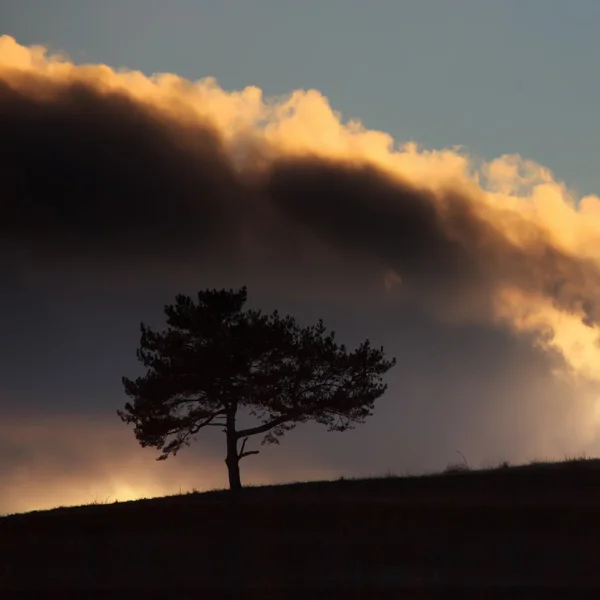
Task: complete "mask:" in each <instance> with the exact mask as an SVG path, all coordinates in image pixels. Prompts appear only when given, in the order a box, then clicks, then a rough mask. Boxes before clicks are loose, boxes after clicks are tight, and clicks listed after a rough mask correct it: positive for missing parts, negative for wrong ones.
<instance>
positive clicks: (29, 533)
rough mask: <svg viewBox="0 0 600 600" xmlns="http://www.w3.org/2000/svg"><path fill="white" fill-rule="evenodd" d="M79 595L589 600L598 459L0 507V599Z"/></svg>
mask: <svg viewBox="0 0 600 600" xmlns="http://www.w3.org/2000/svg"><path fill="white" fill-rule="evenodd" d="M91 590H94V591H95V592H96V596H95V597H106V598H121V597H122V598H134V597H135V598H137V597H140V598H141V597H144V598H151V597H173V598H188V597H189V598H200V597H202V598H211V597H220V596H221V595H224V594H230V597H231V594H233V595H234V596H235V595H237V596H238V597H242V596H243V597H250V596H252V597H256V598H285V597H298V598H320V597H335V598H337V597H339V598H354V597H365V598H377V597H389V598H413V597H415V598H418V597H420V598H429V597H438V596H439V595H444V596H448V595H449V594H450V593H451V592H454V593H455V592H456V591H457V590H459V593H458V595H454V596H453V597H458V598H466V597H477V598H496V597H502V598H533V597H536V598H537V597H539V598H553V597H559V596H560V597H566V598H577V597H584V596H586V597H600V461H592V460H587V461H579V462H571V463H559V464H553V465H534V466H526V467H512V468H505V469H496V470H490V471H476V472H465V473H454V474H442V475H433V476H423V477H411V478H385V479H368V480H348V481H336V482H315V483H305V484H293V485H286V486H273V487H262V488H249V489H245V490H244V493H243V495H242V497H241V498H240V499H239V500H235V499H232V498H231V497H230V495H229V494H228V493H226V492H210V493H205V494H187V495H183V496H173V497H168V498H161V499H153V500H141V501H136V502H127V503H116V504H111V505H99V506H84V507H76V508H61V509H56V510H52V511H45V512H36V513H29V514H25V515H13V516H8V517H3V518H0V598H9V597H21V596H20V595H18V593H19V592H20V593H22V594H23V593H25V592H30V593H31V592H34V593H36V594H37V595H38V596H39V597H50V594H51V592H55V593H56V594H57V595H53V596H52V597H61V598H66V597H88V596H87V593H88V592H90V591H91ZM594 590H595V591H594Z"/></svg>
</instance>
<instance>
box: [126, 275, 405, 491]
mask: <svg viewBox="0 0 600 600" xmlns="http://www.w3.org/2000/svg"><path fill="white" fill-rule="evenodd" d="M246 300H247V292H246V288H245V287H243V288H241V289H240V290H238V291H234V290H220V291H219V290H206V291H201V292H199V293H198V301H197V303H196V302H194V301H193V300H192V298H190V297H188V296H184V295H178V296H176V302H175V304H174V305H167V306H165V309H164V312H165V314H166V316H167V325H168V328H167V329H166V330H165V331H163V332H160V333H159V332H156V331H153V330H152V329H150V328H149V327H146V326H145V325H144V324H143V323H142V324H141V341H140V348H139V349H138V351H137V356H138V360H139V361H141V362H142V363H143V365H144V366H145V367H146V368H147V373H146V375H144V376H143V377H138V378H137V379H133V380H132V379H128V378H127V377H123V385H124V387H125V393H126V394H127V396H128V397H129V398H131V400H132V402H127V403H126V404H125V410H123V411H117V412H118V415H119V416H120V418H121V419H122V420H123V421H124V422H125V423H128V424H129V423H133V425H134V426H135V429H134V433H135V436H136V438H137V439H138V441H139V442H140V444H141V445H142V446H143V447H146V446H153V447H156V448H158V449H159V450H160V451H161V454H160V456H159V457H158V459H157V460H164V459H166V458H167V457H168V456H169V455H171V454H173V455H175V454H177V452H178V451H179V450H180V449H181V448H182V446H184V445H189V443H190V441H191V439H195V438H194V436H195V434H197V433H198V432H199V431H200V430H201V429H202V428H204V427H221V428H222V429H223V431H224V433H225V437H226V441H227V457H226V459H225V463H226V464H227V469H228V471H229V485H230V488H231V489H232V490H239V489H240V488H241V487H242V484H241V479H240V468H239V462H240V460H241V459H242V458H244V457H246V456H250V455H251V454H258V450H248V449H246V443H247V441H248V439H249V438H250V437H252V436H255V435H261V434H264V437H263V439H262V444H265V443H279V439H278V438H279V437H280V436H282V435H283V434H284V433H285V432H286V431H289V430H290V429H292V428H293V427H295V425H296V424H297V423H305V422H307V421H309V420H314V421H316V422H317V423H322V424H323V425H326V426H327V428H328V431H345V430H347V429H351V428H352V427H353V424H355V423H362V422H364V420H365V418H366V417H368V416H370V415H372V412H371V411H372V408H373V404H374V402H375V400H376V399H377V398H379V397H380V396H382V395H383V393H384V392H385V390H386V388H387V386H386V385H385V384H383V383H382V380H381V378H382V376H383V375H384V374H385V373H386V372H387V371H388V370H389V369H390V368H391V367H392V366H393V365H394V364H395V362H396V361H395V359H392V360H386V358H385V356H384V352H383V348H379V349H376V348H372V347H371V345H370V342H369V341H368V340H366V341H364V342H363V343H362V344H361V345H360V346H359V347H358V348H357V349H356V350H354V351H353V352H349V351H348V350H347V349H346V347H345V346H344V345H339V344H338V343H336V341H335V334H334V333H333V332H331V333H327V332H326V328H325V326H324V325H323V322H322V321H319V322H318V323H317V324H316V325H313V326H309V327H300V326H299V325H298V324H297V323H296V321H295V320H294V319H293V318H292V317H289V316H286V317H281V316H280V315H279V313H278V312H277V311H275V312H273V313H271V314H263V313H262V312H261V311H256V310H243V307H244V304H245V303H246ZM241 409H247V410H248V412H249V413H250V415H252V416H253V417H255V418H256V420H257V424H256V425H255V426H253V427H249V428H244V429H238V428H237V423H236V418H237V416H238V414H239V411H240V410H241ZM262 444H261V445H262Z"/></svg>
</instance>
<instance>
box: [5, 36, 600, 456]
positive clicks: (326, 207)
mask: <svg viewBox="0 0 600 600" xmlns="http://www.w3.org/2000/svg"><path fill="white" fill-rule="evenodd" d="M0 131H2V139H3V144H2V148H1V149H0V172H1V174H2V177H1V184H0V185H1V188H0V190H1V196H0V198H1V200H0V202H1V203H2V219H1V220H0V240H1V241H0V244H2V250H3V252H2V259H1V260H0V272H2V274H3V276H4V278H5V280H6V281H13V282H23V281H25V280H27V281H29V280H32V281H36V282H37V283H38V284H40V282H42V283H43V286H42V287H46V288H47V287H48V286H50V287H52V286H54V288H56V289H58V288H61V289H63V290H64V289H65V286H67V287H68V286H71V287H72V286H77V285H78V284H82V285H83V282H85V285H88V286H91V287H88V289H98V288H100V289H103V290H104V291H105V292H106V293H107V294H109V293H110V292H108V291H107V290H109V289H111V288H114V287H115V286H121V287H123V286H125V287H126V286H127V285H130V286H132V288H133V289H135V288H136V286H137V285H142V284H143V282H144V281H145V282H148V281H151V282H157V281H163V280H164V281H172V282H173V281H176V282H177V283H183V282H185V284H186V285H190V280H192V279H193V277H195V276H196V274H197V273H199V272H202V273H204V274H206V273H209V274H212V276H213V278H216V279H217V280H219V281H222V284H223V285H225V286H227V287H230V284H231V281H232V280H235V281H236V282H237V281H238V280H239V282H240V283H248V279H250V280H251V282H250V283H252V281H256V282H259V281H260V282H261V285H262V286H263V288H264V289H265V290H266V289H267V288H268V289H269V290H270V293H271V295H270V296H269V297H270V298H271V299H273V298H277V297H278V295H279V296H281V295H285V293H286V291H287V292H289V294H288V295H289V296H290V298H291V300H290V302H291V304H290V306H293V305H294V302H296V305H297V306H298V307H301V306H303V301H304V300H305V299H306V297H307V296H311V297H313V298H314V297H316V296H319V298H321V299H322V298H323V297H328V298H330V300H331V299H332V298H334V299H335V300H332V302H333V303H334V304H335V305H336V306H337V307H338V310H337V311H336V313H335V314H337V316H338V318H339V320H340V322H341V320H342V318H341V316H340V315H342V314H343V315H345V317H346V323H349V322H352V320H353V318H356V317H357V315H358V314H363V313H361V312H360V311H361V310H363V311H364V313H367V312H372V311H373V310H374V307H377V310H382V311H383V313H381V314H384V313H385V315H386V318H387V319H388V320H387V321H386V322H383V321H382V322H380V323H379V324H378V329H377V331H378V332H379V333H380V337H383V338H385V339H386V341H389V342H390V343H391V344H392V346H394V343H395V341H396V342H397V341H398V339H401V338H402V337H403V336H405V337H406V333H405V332H406V331H407V329H406V328H407V327H409V326H410V323H404V324H403V325H402V326H403V327H404V329H401V328H400V324H401V321H402V318H403V317H400V316H399V315H401V314H403V311H409V310H413V308H414V307H415V306H418V307H419V309H420V310H421V311H423V313H424V314H426V315H428V316H427V318H428V319H433V321H434V322H436V323H438V324H439V327H475V328H477V327H483V328H484V329H485V330H486V331H495V332H498V331H500V332H505V333H508V334H509V336H510V337H511V340H512V341H511V342H510V344H513V345H515V344H516V345H518V344H524V345H525V347H526V348H529V349H530V350H531V352H533V353H537V352H539V353H541V356H542V357H543V361H545V362H544V366H543V369H542V370H545V371H544V372H547V373H550V372H551V373H550V374H551V375H552V377H553V378H555V380H556V381H554V380H553V381H554V383H552V384H549V383H544V385H547V386H550V387H549V388H548V389H545V390H544V391H543V392H540V391H539V390H538V392H536V393H534V392H533V391H532V390H531V389H530V388H529V387H528V386H529V385H530V384H531V385H534V384H533V383H531V382H532V381H534V379H535V378H534V379H532V378H531V377H530V376H529V375H528V374H524V375H523V377H522V380H521V381H520V383H519V385H520V388H519V385H517V386H516V388H517V389H521V390H524V389H527V390H529V392H528V393H532V394H534V395H535V394H537V393H540V394H542V395H546V396H548V390H552V392H551V393H552V394H556V398H557V400H556V402H555V404H553V406H554V408H553V409H552V410H554V413H553V414H555V415H558V414H562V413H560V411H561V410H562V409H560V408H557V407H559V406H560V402H559V401H558V398H561V397H564V396H565V395H567V396H568V395H569V394H570V395H572V396H577V398H579V399H580V400H581V404H580V405H579V406H580V407H579V408H578V412H577V415H578V416H577V420H578V421H577V422H578V423H579V425H577V426H576V429H577V430H578V432H579V433H578V434H577V435H579V436H581V435H583V434H581V430H582V428H587V427H591V428H592V429H593V427H594V426H595V425H597V424H598V419H597V417H596V410H595V405H594V403H593V402H592V401H591V400H589V397H592V396H593V393H592V392H590V390H593V389H595V388H594V386H595V385H596V383H597V382H600V371H599V370H598V368H597V365H598V364H600V344H599V343H598V339H599V332H600V295H599V294H600V198H598V197H595V196H588V197H585V198H576V197H574V196H573V195H572V194H571V193H570V192H569V190H568V188H567V187H566V185H565V184H564V183H563V182H561V181H559V180H557V179H556V178H555V177H554V175H553V174H552V173H550V172H549V171H548V170H547V169H544V168H543V167H542V166H540V165H537V164H535V163H533V162H531V161H528V160H525V159H522V158H520V157H519V156H517V155H513V156H503V157H500V158H497V159H495V160H493V161H488V162H486V161H482V160H478V159H476V158H474V157H470V156H469V155H468V154H467V153H465V152H464V151H462V150H461V149H460V148H454V149H445V150H426V149H423V148H420V147H418V146H417V145H415V144H413V143H410V144H404V145H401V144H397V143H395V141H394V140H393V139H392V138H391V137H390V136H389V135H387V134H385V133H384V132H380V131H372V130H368V129H367V128H366V127H364V126H363V125H362V124H361V123H360V122H358V121H355V120H351V121H346V122H344V121H343V120H342V117H341V116H340V115H339V114H338V113H336V112H335V111H334V110H333V109H332V108H331V107H330V106H329V104H328V102H327V99H326V98H325V97H324V96H323V95H322V94H321V93H319V92H318V91H315V90H309V91H295V92H293V93H291V94H290V95H289V96H286V97H282V98H265V97H263V94H262V92H261V90H260V89H258V88H255V87H248V88H246V89H244V90H241V91H235V92H227V91H225V90H223V89H221V88H220V87H219V85H218V84H217V82H216V81H215V80H214V79H210V78H208V79H204V80H200V81H196V82H191V81H187V80H184V79H182V78H180V77H177V76H176V75H173V74H158V75H153V76H151V77H149V76H146V75H144V74H142V73H139V72H132V71H116V70H114V69H111V68H109V67H107V66H104V65H82V66H78V65H75V64H73V63H71V62H70V61H69V60H68V58H66V57H63V56H58V55H49V54H48V53H47V51H46V50H45V49H44V48H43V47H24V46H21V45H19V44H18V43H17V42H16V41H15V40H14V39H12V38H11V37H8V36H3V37H0ZM94 286H96V288H94ZM257 286H258V283H257ZM197 287H198V286H196V285H195V284H194V285H192V289H195V288H197ZM250 291H251V293H252V287H251V290H250ZM265 294H266V292H265ZM340 298H344V300H343V301H340V300H339V299H340ZM166 300H168V299H167V298H164V297H161V299H160V303H161V304H162V303H163V302H164V301H166ZM342 305H343V306H342ZM357 307H359V308H357ZM411 307H412V308H411ZM359 309H360V310H359ZM307 310H308V309H307ZM357 310H358V313H357V312H356V311H357ZM353 311H354V312H353ZM333 318H334V319H335V315H334V317H333ZM359 318H360V317H359ZM409 321H410V320H409ZM350 329H352V328H350ZM367 335H368V333H367ZM494 335H495V334H494ZM407 337H410V336H407ZM420 343H421V344H425V345H426V344H427V343H428V342H427V340H424V339H423V338H422V337H420V338H419V337H418V336H417V338H416V339H414V340H413V341H412V344H413V348H414V347H415V346H416V345H418V344H420ZM396 345H397V344H396ZM515 347H516V346H515ZM513 350H514V348H513ZM450 351H452V350H450ZM503 352H504V351H503ZM506 352H507V353H508V350H506ZM495 356H496V355H495V354H494V353H491V354H490V355H489V359H490V360H491V361H494V360H496V358H494V357H495ZM531 356H533V355H531ZM531 356H530V355H528V358H527V360H528V361H530V359H531V360H532V361H533V358H531ZM536 356H537V354H536ZM536 360H537V359H536ZM433 362H435V361H433V359H432V358H431V357H427V356H424V357H423V365H422V367H423V369H422V371H420V375H421V376H422V377H423V378H427V368H429V367H432V364H433ZM528 364H529V362H528ZM511 368H513V367H511ZM402 373H403V375H406V373H405V372H404V371H402ZM511 373H513V375H514V371H511ZM490 380H491V378H490ZM419 385H422V384H419V383H414V386H416V387H418V386H419ZM556 386H559V387H556ZM560 386H567V387H560ZM569 386H570V387H569ZM590 386H591V387H590ZM559 388H560V393H559V392H558V391H557V390H559ZM475 390H476V391H477V393H479V394H481V393H487V394H488V395H489V396H490V397H494V398H495V399H494V402H496V405H495V406H501V405H502V403H503V402H504V398H506V395H507V394H513V395H514V394H515V393H517V392H516V389H513V387H511V386H510V385H508V384H505V385H504V386H503V385H502V384H501V383H497V384H495V387H493V389H492V385H491V383H490V384H489V385H488V386H487V388H486V386H485V385H484V382H479V383H478V384H477V385H474V386H472V388H470V391H469V393H470V394H471V396H470V397H474V393H475ZM569 390H570V391H569ZM430 393H431V394H434V393H435V394H438V395H439V394H443V390H441V389H438V390H436V391H435V392H433V391H431V392H430ZM590 394H591V396H590ZM536 398H538V396H536ZM584 398H585V400H584ZM524 401H525V400H524ZM490 402H492V401H491V400H490ZM552 402H554V401H552ZM549 403H550V401H549ZM510 406H511V407H513V408H514V406H515V404H514V403H512V404H510ZM536 406H537V405H536ZM583 406H585V408H581V407H583ZM540 407H542V405H540ZM527 410H529V409H527ZM542 410H543V408H542ZM557 411H558V412H557ZM490 414H491V413H490ZM494 414H495V413H494ZM496 416H497V415H496ZM498 418H499V419H500V420H502V419H503V418H505V417H502V418H500V417H498ZM538 418H539V414H538V415H537V416H535V417H531V419H532V420H531V421H528V422H533V421H534V420H535V419H538ZM560 418H562V417H560ZM556 419H559V417H556ZM542 420H543V419H542ZM556 422H558V421H556ZM511 427H512V425H505V426H504V425H503V426H502V428H503V431H510V430H511V429H510V428H511ZM491 430H493V425H491V426H490V429H488V431H491ZM586 431H587V430H586ZM524 435H527V434H524ZM585 435H586V436H587V437H590V436H592V432H590V431H588V432H587V433H586V434H585ZM501 437H502V436H501ZM482 443H483V442H482ZM523 448H525V446H523ZM500 458H502V457H500Z"/></svg>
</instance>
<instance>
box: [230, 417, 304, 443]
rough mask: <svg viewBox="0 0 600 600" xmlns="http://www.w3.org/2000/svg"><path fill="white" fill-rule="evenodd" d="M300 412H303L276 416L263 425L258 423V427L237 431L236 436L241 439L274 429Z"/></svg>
mask: <svg viewBox="0 0 600 600" xmlns="http://www.w3.org/2000/svg"><path fill="white" fill-rule="evenodd" d="M300 414H301V412H300V411H290V412H287V413H286V414H284V415H281V416H279V417H276V418H275V419H273V420H271V421H269V422H267V423H263V424H262V425H257V426H256V427H250V428H249V429H242V430H241V431H238V432H237V434H236V436H237V438H238V439H239V438H242V437H246V438H247V437H249V436H251V435H258V434H259V433H266V432H267V431H270V430H271V429H273V428H274V427H277V426H278V425H281V424H282V423H287V422H288V421H292V420H293V419H294V417H296V416H299V415H300ZM242 447H243V446H242Z"/></svg>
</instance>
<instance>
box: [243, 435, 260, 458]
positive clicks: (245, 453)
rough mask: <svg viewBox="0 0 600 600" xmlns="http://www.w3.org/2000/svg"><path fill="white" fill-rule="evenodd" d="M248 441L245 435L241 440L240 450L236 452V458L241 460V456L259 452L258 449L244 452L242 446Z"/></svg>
mask: <svg viewBox="0 0 600 600" xmlns="http://www.w3.org/2000/svg"><path fill="white" fill-rule="evenodd" d="M247 441H248V438H247V437H245V438H244V441H243V442H242V447H241V448H240V452H239V454H238V460H242V458H244V457H245V456H250V455H252V454H259V453H260V452H259V450H248V452H244V448H245V447H246V442H247Z"/></svg>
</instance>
